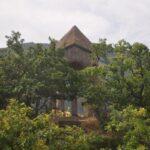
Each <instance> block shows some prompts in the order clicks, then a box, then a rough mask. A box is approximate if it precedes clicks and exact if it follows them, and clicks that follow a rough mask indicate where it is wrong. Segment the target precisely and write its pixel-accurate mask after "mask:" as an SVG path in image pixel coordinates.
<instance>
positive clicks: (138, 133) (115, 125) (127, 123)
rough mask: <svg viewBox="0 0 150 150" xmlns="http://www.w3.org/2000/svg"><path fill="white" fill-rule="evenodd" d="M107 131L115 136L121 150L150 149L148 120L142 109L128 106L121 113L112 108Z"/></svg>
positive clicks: (149, 122) (144, 110)
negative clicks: (117, 138)
mask: <svg viewBox="0 0 150 150" xmlns="http://www.w3.org/2000/svg"><path fill="white" fill-rule="evenodd" d="M107 129H108V130H109V131H111V132H113V133H114V134H116V135H117V136H118V137H119V138H120V139H121V140H122V142H120V143H119V144H120V147H122V148H123V149H129V150H130V149H138V148H140V147H143V149H149V148H150V144H149V141H150V119H149V117H148V114H147V111H146V109H144V108H139V109H137V108H134V107H133V106H131V105H130V106H128V107H126V108H125V109H123V110H122V111H118V110H115V109H114V108H112V111H111V113H110V122H109V123H108V125H107Z"/></svg>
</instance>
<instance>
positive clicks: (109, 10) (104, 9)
mask: <svg viewBox="0 0 150 150" xmlns="http://www.w3.org/2000/svg"><path fill="white" fill-rule="evenodd" d="M73 25H77V26H78V27H79V28H80V30H81V31H82V32H83V33H84V34H85V35H86V36H87V37H88V38H89V39H90V40H91V41H92V42H96V41H98V40H99V38H107V39H108V41H109V42H116V41H118V40H120V39H122V38H124V39H126V40H127V41H129V42H135V41H139V42H143V43H145V44H146V45H148V46H150V0H0V47H5V46H6V39H5V35H10V33H11V31H12V30H14V31H19V32H21V34H22V37H23V38H24V39H25V41H26V42H48V37H49V36H51V37H53V38H55V39H57V40H59V39H60V38H61V37H62V36H63V35H64V34H65V33H66V32H67V31H68V30H69V29H70V28H71V27H72V26H73Z"/></svg>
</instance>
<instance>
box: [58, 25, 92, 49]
mask: <svg viewBox="0 0 150 150" xmlns="http://www.w3.org/2000/svg"><path fill="white" fill-rule="evenodd" d="M71 45H78V46H80V47H82V48H84V49H86V50H89V51H90V48H91V42H90V41H89V39H88V38H87V37H86V36H85V35H84V34H83V33H82V32H81V31H80V30H79V29H78V27H77V26H73V27H72V28H71V30H70V31H69V32H68V33H66V34H65V35H64V36H63V37H62V39H61V40H60V41H59V42H58V43H57V48H67V47H68V46H71Z"/></svg>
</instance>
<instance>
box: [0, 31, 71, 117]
mask: <svg viewBox="0 0 150 150" xmlns="http://www.w3.org/2000/svg"><path fill="white" fill-rule="evenodd" d="M7 38H8V41H7V44H8V49H9V53H8V55H6V56H5V57H3V58H2V59H1V61H0V62H1V63H0V90H1V91H0V92H1V93H2V94H1V101H2V100H3V103H1V105H2V106H1V107H3V106H4V104H7V100H8V99H9V98H15V99H17V100H19V101H23V102H25V103H26V104H27V105H28V106H33V104H34V107H35V113H36V114H37V113H38V111H39V106H40V101H41V100H42V101H43V100H44V99H45V103H46V101H47V97H51V99H56V98H59V97H62V96H64V95H65V94H64V93H65V91H64V90H65V87H66V84H65V83H66V76H67V74H68V73H69V72H70V70H71V68H70V67H69V65H68V63H67V61H66V60H65V59H64V57H63V56H64V51H63V50H58V49H56V47H55V42H54V41H53V40H52V41H51V43H50V46H49V48H45V47H43V46H42V45H36V46H34V47H31V48H30V49H27V50H26V49H24V47H23V45H22V44H23V40H22V39H21V35H20V33H18V32H17V33H15V32H13V33H12V36H10V37H9V36H7Z"/></svg>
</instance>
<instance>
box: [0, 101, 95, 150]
mask: <svg viewBox="0 0 150 150" xmlns="http://www.w3.org/2000/svg"><path fill="white" fill-rule="evenodd" d="M30 114H31V108H29V107H26V106H25V104H23V103H22V104H19V103H18V102H16V101H15V100H11V101H10V103H9V105H8V106H7V108H6V110H0V118H1V120H0V149H2V150H3V149H4V150H7V149H9V150H11V149H15V150H22V149H24V150H30V149H31V150H32V149H33V150H35V149H37V150H38V149H39V150H40V149H43V150H47V149H50V150H54V149H59V150H68V149H70V150H88V149H89V147H90V143H89V141H91V138H94V135H88V134H85V133H84V131H83V130H82V129H80V128H78V127H76V126H74V127H64V128H60V127H58V126H57V125H56V124H55V123H54V122H53V120H52V117H51V115H50V114H41V115H38V116H37V117H36V118H31V117H30Z"/></svg>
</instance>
